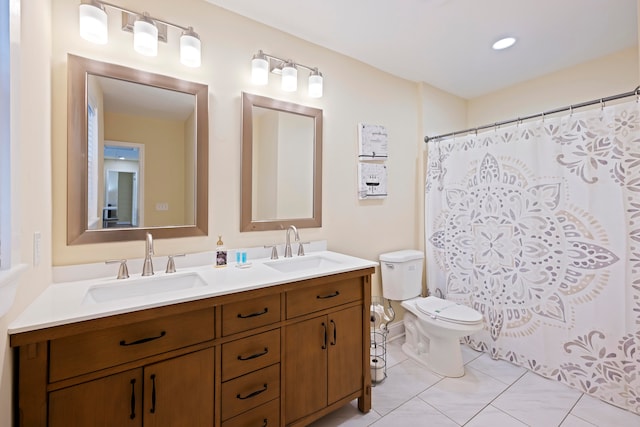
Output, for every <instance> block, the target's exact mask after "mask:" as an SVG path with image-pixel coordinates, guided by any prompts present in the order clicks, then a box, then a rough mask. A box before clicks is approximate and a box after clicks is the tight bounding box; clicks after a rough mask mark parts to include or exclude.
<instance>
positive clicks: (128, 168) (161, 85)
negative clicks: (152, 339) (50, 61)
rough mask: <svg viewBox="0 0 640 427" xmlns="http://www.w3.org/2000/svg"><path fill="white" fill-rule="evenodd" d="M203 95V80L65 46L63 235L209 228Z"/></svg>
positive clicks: (133, 235) (118, 235) (106, 236)
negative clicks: (91, 57) (70, 50)
mask: <svg viewBox="0 0 640 427" xmlns="http://www.w3.org/2000/svg"><path fill="white" fill-rule="evenodd" d="M207 104H208V88H207V86H206V85H201V84H198V83H192V82H186V81H183V80H178V79H174V78H170V77H166V76H160V75H156V74H152V73H146V72H142V71H139V70H134V69H130V68H126V67H121V66H117V65H113V64H106V63H101V62H98V61H92V60H88V59H85V58H80V57H76V56H73V55H69V99H68V106H69V111H68V170H69V172H68V182H67V191H68V206H67V207H68V210H67V217H68V221H67V224H68V228H67V241H68V243H69V244H79V243H98V242H108V241H119V240H136V239H142V238H143V237H144V235H145V233H146V231H147V230H152V231H153V233H154V237H159V238H162V237H182V236H195V235H206V233H207V208H208V207H207V200H208V197H207V170H208V161H207V160H208V159H207V157H208V154H207V153H208V107H207ZM77 177H83V178H82V180H78V179H77Z"/></svg>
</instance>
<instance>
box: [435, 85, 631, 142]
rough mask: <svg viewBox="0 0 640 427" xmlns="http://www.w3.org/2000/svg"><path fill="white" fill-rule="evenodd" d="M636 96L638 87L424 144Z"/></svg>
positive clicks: (461, 132)
mask: <svg viewBox="0 0 640 427" xmlns="http://www.w3.org/2000/svg"><path fill="white" fill-rule="evenodd" d="M634 95H635V96H638V99H640V86H638V87H636V88H635V90H632V91H630V92H625V93H619V94H617V95H612V96H608V97H606V98H600V99H594V100H592V101H587V102H582V103H580V104H573V105H568V106H566V107H561V108H556V109H555V110H549V111H545V112H542V113H537V114H531V115H530V116H526V117H518V118H516V119H511V120H505V121H502V122H495V123H492V124H488V125H483V126H478V127H474V128H469V129H465V130H460V131H457V132H450V133H445V134H442V135H437V136H425V137H424V142H425V143H429V141H433V140H437V139H443V138H448V137H450V136H456V135H464V134H468V133H471V132H475V133H476V134H477V133H478V131H479V130H484V129H491V128H498V127H500V126H504V125H508V124H511V123H521V122H523V121H525V120H530V119H535V118H536V117H544V116H546V115H549V114H555V113H560V112H562V111H567V110H569V111H573V110H574V109H576V108H582V107H587V106H589V105H594V104H600V105H602V106H603V107H604V104H605V102H609V101H615V100H616V99H622V98H627V97H629V96H634Z"/></svg>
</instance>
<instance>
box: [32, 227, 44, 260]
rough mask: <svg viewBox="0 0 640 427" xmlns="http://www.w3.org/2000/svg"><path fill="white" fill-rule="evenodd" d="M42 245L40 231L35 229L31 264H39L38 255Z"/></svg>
mask: <svg viewBox="0 0 640 427" xmlns="http://www.w3.org/2000/svg"><path fill="white" fill-rule="evenodd" d="M41 246H42V233H40V232H39V231H36V232H35V233H33V266H34V267H35V266H38V265H40V256H41V250H42V248H41Z"/></svg>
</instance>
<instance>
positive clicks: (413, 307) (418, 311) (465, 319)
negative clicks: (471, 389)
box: [380, 249, 483, 377]
mask: <svg viewBox="0 0 640 427" xmlns="http://www.w3.org/2000/svg"><path fill="white" fill-rule="evenodd" d="M423 261H424V254H423V253H422V252H420V251H416V250H411V249H408V250H402V251H396V252H389V253H385V254H381V255H380V269H381V271H382V295H383V296H384V297H385V298H386V299H388V300H391V301H401V306H402V307H403V308H404V309H405V310H406V312H405V314H404V327H405V343H404V344H403V345H402V350H403V351H404V352H405V354H407V355H408V356H409V357H411V358H413V359H415V360H416V361H418V362H419V363H421V364H423V365H425V366H426V367H428V368H429V369H430V370H432V371H433V372H435V373H437V374H439V375H442V376H445V377H461V376H463V375H464V364H463V362H462V352H461V350H460V338H462V337H464V336H466V335H471V334H473V333H474V332H478V331H480V330H482V328H483V320H482V314H480V313H479V312H478V311H476V310H474V309H472V308H470V307H467V306H465V305H462V304H458V303H456V302H453V301H449V300H446V299H442V298H438V297H435V296H429V297H426V298H423V297H421V296H420V295H421V293H422V264H423Z"/></svg>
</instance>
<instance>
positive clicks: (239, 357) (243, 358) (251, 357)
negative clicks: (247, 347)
mask: <svg viewBox="0 0 640 427" xmlns="http://www.w3.org/2000/svg"><path fill="white" fill-rule="evenodd" d="M267 353H269V349H268V348H267V347H265V348H264V351H261V352H260V353H255V354H252V355H251V356H238V360H242V361H245V360H251V359H255V358H257V357H261V356H264V355H265V354H267Z"/></svg>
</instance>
